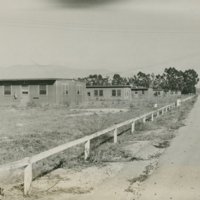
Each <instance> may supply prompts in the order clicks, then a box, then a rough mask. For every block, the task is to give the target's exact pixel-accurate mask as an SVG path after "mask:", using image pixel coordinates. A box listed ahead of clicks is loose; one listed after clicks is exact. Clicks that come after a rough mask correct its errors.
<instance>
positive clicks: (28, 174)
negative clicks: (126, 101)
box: [0, 95, 195, 195]
mask: <svg viewBox="0 0 200 200" xmlns="http://www.w3.org/2000/svg"><path fill="white" fill-rule="evenodd" d="M194 97H195V95H194V96H191V97H187V98H185V99H183V100H177V102H176V103H171V104H169V105H167V106H164V107H162V108H159V109H157V110H154V111H152V112H149V113H146V114H144V115H141V116H139V117H136V118H133V119H130V120H127V121H125V122H121V123H118V124H116V125H113V126H111V127H109V128H106V129H104V130H102V131H98V132H96V133H94V134H91V135H88V136H85V137H83V138H80V139H77V140H74V141H71V142H68V143H66V144H63V145H60V146H57V147H55V148H52V149H50V150H47V151H44V152H41V153H39V154H37V155H34V156H32V157H27V158H24V159H22V160H19V161H16V162H12V163H9V164H6V165H2V166H0V171H2V170H13V169H19V168H23V167H24V168H25V169H24V194H25V195H27V194H29V191H30V187H31V183H32V179H33V176H32V165H33V164H34V163H36V162H38V161H41V160H43V159H45V158H48V157H50V156H52V155H55V154H57V153H60V152H62V151H64V150H67V149H69V148H71V147H74V146H77V145H80V144H83V143H84V144H85V152H84V154H85V160H86V159H88V157H89V156H90V143H91V140H92V139H95V138H97V137H99V136H101V135H105V134H107V133H111V132H113V138H114V139H113V142H114V143H117V137H118V128H120V127H123V126H125V125H131V132H132V133H133V132H134V131H135V123H136V122H137V121H139V120H142V121H143V123H145V122H146V120H147V118H148V117H149V118H150V119H151V121H153V120H154V117H159V116H160V115H163V114H164V113H165V112H167V111H169V110H171V109H174V108H175V107H176V106H177V107H179V106H180V105H181V102H186V101H188V100H190V99H192V98H194Z"/></svg>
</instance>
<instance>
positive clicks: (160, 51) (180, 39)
mask: <svg viewBox="0 0 200 200" xmlns="http://www.w3.org/2000/svg"><path fill="white" fill-rule="evenodd" d="M0 3H1V6H0V66H1V67H4V66H11V65H20V64H22V65H26V64H28V65H35V64H39V65H43V64H45V65H46V64H47V65H48V64H49V65H65V66H67V67H70V68H79V69H80V68H82V69H88V68H104V69H107V70H111V71H123V72H125V73H129V71H130V69H132V71H133V70H134V69H136V70H138V69H139V70H145V71H148V72H153V71H159V69H161V68H164V67H169V66H175V67H182V68H188V67H193V68H195V69H198V68H199V72H200V2H199V0H6V1H5V0H0Z"/></svg>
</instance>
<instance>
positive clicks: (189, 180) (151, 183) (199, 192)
mask: <svg viewBox="0 0 200 200" xmlns="http://www.w3.org/2000/svg"><path fill="white" fill-rule="evenodd" d="M199 188H200V99H198V100H197V102H196V104H195V105H194V108H193V109H192V111H191V113H190V115H189V116H188V119H187V120H186V126H185V127H182V128H181V129H179V131H178V135H177V137H176V138H175V139H174V140H173V141H172V143H171V146H170V147H169V148H168V149H167V150H166V151H165V153H164V154H163V156H161V158H160V161H159V164H158V169H157V170H155V172H154V173H153V174H152V175H151V176H150V177H149V179H147V180H146V181H145V182H144V183H143V185H142V186H141V188H140V189H141V191H140V195H141V196H140V197H138V198H136V199H139V200H161V199H162V200H168V199H174V200H190V199H191V200H199V199H200V189H199Z"/></svg>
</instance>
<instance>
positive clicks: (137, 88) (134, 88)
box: [131, 87, 148, 91]
mask: <svg viewBox="0 0 200 200" xmlns="http://www.w3.org/2000/svg"><path fill="white" fill-rule="evenodd" d="M131 90H133V91H139V90H148V88H146V87H132V88H131Z"/></svg>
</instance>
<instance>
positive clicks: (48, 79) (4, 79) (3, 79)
mask: <svg viewBox="0 0 200 200" xmlns="http://www.w3.org/2000/svg"><path fill="white" fill-rule="evenodd" d="M32 80H39V81H41V80H44V81H50V80H51V81H52V80H54V81H56V80H76V79H69V78H1V79H0V81H32Z"/></svg>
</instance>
